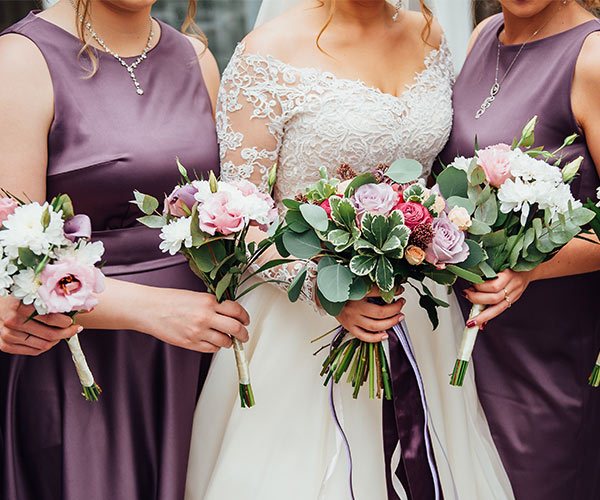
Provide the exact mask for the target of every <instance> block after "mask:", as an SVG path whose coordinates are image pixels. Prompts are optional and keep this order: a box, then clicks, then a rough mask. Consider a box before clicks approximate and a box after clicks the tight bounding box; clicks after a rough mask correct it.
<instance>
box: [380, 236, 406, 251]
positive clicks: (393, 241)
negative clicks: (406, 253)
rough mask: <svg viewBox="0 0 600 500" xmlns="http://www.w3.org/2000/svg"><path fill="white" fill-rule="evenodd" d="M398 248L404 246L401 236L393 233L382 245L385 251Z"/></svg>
mask: <svg viewBox="0 0 600 500" xmlns="http://www.w3.org/2000/svg"><path fill="white" fill-rule="evenodd" d="M398 248H402V242H401V241H400V238H398V237H397V236H394V235H393V234H392V235H390V237H389V238H388V239H387V241H386V242H385V243H384V244H383V246H382V247H381V250H382V251H383V252H385V253H387V252H391V251H392V250H397V249H398Z"/></svg>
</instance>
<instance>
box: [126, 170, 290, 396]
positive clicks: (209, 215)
mask: <svg viewBox="0 0 600 500" xmlns="http://www.w3.org/2000/svg"><path fill="white" fill-rule="evenodd" d="M177 163H178V166H179V172H180V174H181V176H182V178H181V182H180V184H179V185H178V186H176V187H175V189H173V191H172V193H171V194H170V195H169V196H167V197H166V199H165V201H164V209H163V212H162V213H159V212H158V211H157V209H158V207H159V202H158V200H157V199H156V198H154V197H152V196H148V195H145V194H142V193H139V192H137V191H136V192H135V193H134V194H135V200H134V201H133V202H132V203H135V204H136V205H137V206H138V207H139V208H140V210H142V212H144V213H145V214H146V215H145V216H144V217H141V218H140V219H138V220H139V221H140V222H141V223H142V224H145V225H146V226H148V227H152V228H160V229H161V234H160V238H161V239H162V242H161V243H160V249H161V250H162V251H163V252H165V253H167V252H168V253H170V254H171V255H175V254H177V253H182V254H183V255H184V256H185V258H186V259H187V260H188V262H189V265H190V268H191V269H192V271H193V272H194V274H196V276H198V277H199V278H200V279H201V280H202V281H203V282H204V284H205V285H206V287H207V289H208V291H209V292H210V293H212V294H214V295H215V296H216V298H217V300H218V301H219V302H221V301H223V300H233V301H235V300H238V299H240V298H241V297H243V296H244V295H246V294H247V293H249V292H251V291H252V290H253V289H254V288H256V287H258V286H259V285H261V284H263V283H268V281H264V282H260V283H258V284H255V285H252V286H247V287H245V289H244V290H243V291H242V290H241V288H242V287H243V285H244V284H247V282H248V280H249V279H250V278H252V276H255V275H258V274H260V273H261V272H264V271H266V270H267V269H270V268H272V267H275V266H277V265H280V264H282V263H285V262H288V260H285V259H279V260H274V261H270V262H267V263H266V264H264V265H262V266H261V267H260V268H259V269H258V270H257V271H254V272H249V273H248V271H249V270H250V269H251V266H252V264H253V263H254V262H255V261H256V260H257V259H258V258H259V257H260V256H261V255H263V254H264V252H265V251H266V250H268V248H269V247H270V246H271V245H272V244H273V243H275V242H276V241H277V240H278V239H279V238H280V237H281V227H280V226H281V225H277V224H274V222H275V221H276V220H277V209H276V208H275V202H274V201H273V199H272V198H271V196H269V195H268V194H265V193H261V192H260V191H259V190H258V188H257V187H256V186H255V185H254V184H252V183H251V182H249V181H246V180H239V181H233V182H223V181H217V178H216V177H215V175H214V174H213V173H212V172H211V173H210V177H209V179H208V180H190V178H189V177H188V173H187V171H186V169H185V168H184V167H183V166H182V165H181V164H180V163H179V161H178V162H177ZM269 180H270V186H271V187H272V186H273V184H274V182H275V167H273V169H272V171H271V175H270V179H269ZM251 226H258V227H259V228H261V229H262V230H267V229H268V228H271V230H272V231H271V232H269V233H268V237H267V238H266V239H264V240H263V241H261V242H259V243H254V242H251V243H246V236H247V234H248V230H249V229H250V227H251ZM271 281H272V280H271ZM232 341H233V349H234V353H235V359H236V364H237V369H238V378H239V391H240V399H241V405H242V407H244V408H245V407H252V406H254V404H255V400H254V394H253V392H252V385H251V384H250V373H249V369H248V362H247V360H246V355H245V352H244V346H243V345H242V343H241V342H240V341H239V340H237V339H236V338H232Z"/></svg>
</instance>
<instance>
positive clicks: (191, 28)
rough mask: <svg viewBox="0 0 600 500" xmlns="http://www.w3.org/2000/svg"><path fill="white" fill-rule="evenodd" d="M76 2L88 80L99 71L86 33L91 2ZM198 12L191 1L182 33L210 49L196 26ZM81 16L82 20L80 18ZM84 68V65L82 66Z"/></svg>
mask: <svg viewBox="0 0 600 500" xmlns="http://www.w3.org/2000/svg"><path fill="white" fill-rule="evenodd" d="M74 2H75V10H76V11H77V14H78V16H77V20H78V21H79V22H78V23H77V36H78V37H79V39H80V40H81V43H82V47H81V50H80V51H79V53H78V54H77V60H78V61H80V65H81V56H82V55H83V54H84V53H85V54H86V56H87V58H88V59H89V61H90V64H91V67H90V68H85V69H88V74H87V75H86V78H91V77H93V76H94V75H95V74H96V73H97V71H98V59H97V58H96V55H95V54H94V52H93V51H92V46H91V45H90V41H91V38H89V37H86V36H85V32H86V26H85V25H86V23H88V22H89V18H90V2H89V0H74ZM197 10H198V0H189V2H188V9H187V15H186V17H185V20H184V21H183V24H182V25H181V32H182V33H183V34H184V35H187V36H190V37H192V38H195V39H197V40H200V41H201V42H202V43H203V44H204V49H205V50H206V48H207V47H208V40H207V38H206V35H205V34H204V33H203V32H202V30H201V29H200V27H199V26H198V25H197V24H196V21H195V17H196V12H197ZM79 15H81V18H80V17H79ZM81 66H82V67H83V65H81Z"/></svg>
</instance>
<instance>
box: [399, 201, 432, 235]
mask: <svg viewBox="0 0 600 500" xmlns="http://www.w3.org/2000/svg"><path fill="white" fill-rule="evenodd" d="M395 209H396V210H400V211H401V212H402V213H403V214H404V224H405V225H406V226H408V228H409V229H413V228H415V227H417V226H420V225H421V224H427V223H429V222H432V221H433V217H432V216H431V214H430V213H429V210H427V208H425V207H424V206H423V205H421V204H420V203H417V202H414V201H409V202H406V203H398V205H396V207H395Z"/></svg>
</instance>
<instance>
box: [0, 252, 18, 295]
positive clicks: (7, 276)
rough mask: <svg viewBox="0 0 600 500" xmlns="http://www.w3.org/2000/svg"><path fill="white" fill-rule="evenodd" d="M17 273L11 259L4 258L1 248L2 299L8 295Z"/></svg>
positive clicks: (0, 287)
mask: <svg viewBox="0 0 600 500" xmlns="http://www.w3.org/2000/svg"><path fill="white" fill-rule="evenodd" d="M16 271H17V266H15V265H14V263H13V262H12V260H11V259H9V258H8V257H3V255H2V247H0V297H6V296H7V295H8V289H9V288H10V286H11V285H12V282H13V280H12V277H11V276H12V275H13V274H14V273H15V272H16Z"/></svg>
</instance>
